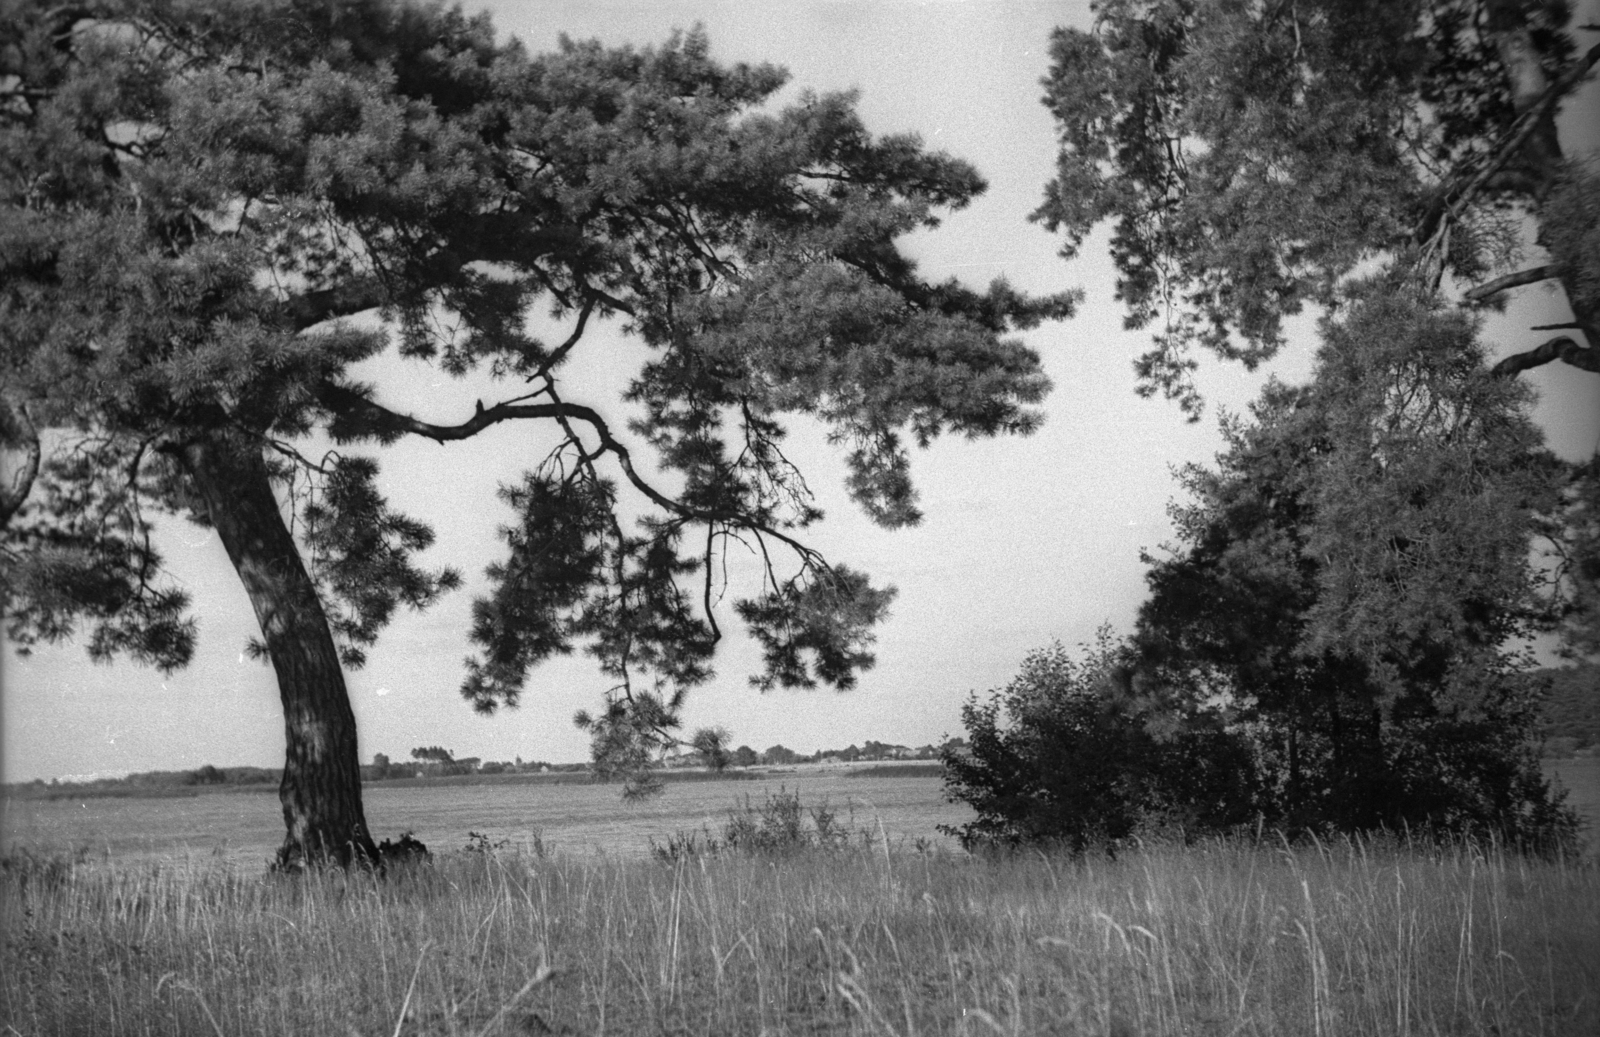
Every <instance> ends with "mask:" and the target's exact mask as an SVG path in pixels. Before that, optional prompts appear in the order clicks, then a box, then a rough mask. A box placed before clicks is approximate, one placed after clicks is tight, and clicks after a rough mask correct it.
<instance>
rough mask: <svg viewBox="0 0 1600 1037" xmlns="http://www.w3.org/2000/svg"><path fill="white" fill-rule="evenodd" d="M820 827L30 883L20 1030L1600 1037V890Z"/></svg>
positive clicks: (7, 1016)
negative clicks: (978, 843)
mask: <svg viewBox="0 0 1600 1037" xmlns="http://www.w3.org/2000/svg"><path fill="white" fill-rule="evenodd" d="M771 804H772V800H769V801H768V806H769V807H770V806H771ZM791 805H792V804H791ZM785 820H787V821H788V822H790V824H789V827H788V829H787V830H784V822H785ZM822 822H823V823H822V825H821V829H820V831H819V826H818V825H817V823H816V820H815V815H814V814H813V815H811V816H810V817H807V816H805V814H804V813H803V812H801V813H798V814H796V813H795V812H793V811H791V813H790V814H789V816H788V817H787V818H784V817H775V816H774V812H773V811H772V810H770V809H767V810H763V809H761V808H760V805H759V804H758V805H757V807H756V809H754V810H751V811H747V812H743V813H742V814H741V815H740V816H739V818H737V819H735V820H734V821H733V822H732V824H733V827H731V828H730V827H729V826H728V824H726V823H725V824H724V826H722V827H720V828H711V827H709V826H708V827H706V828H703V829H702V830H701V831H700V832H698V833H697V834H696V838H695V839H694V840H693V841H692V842H691V841H689V840H685V839H680V840H675V841H673V842H672V847H673V849H674V850H675V851H676V852H671V853H669V852H667V851H666V848H665V846H663V845H662V844H658V847H659V849H658V852H657V853H655V854H654V855H651V856H642V857H641V856H636V855H620V854H607V853H600V854H594V853H590V854H563V853H559V852H557V853H553V854H549V855H545V854H543V853H542V852H541V848H540V847H539V845H538V844H537V843H533V844H523V845H521V846H514V845H510V844H506V845H496V843H495V841H493V840H489V839H479V840H477V841H476V843H475V845H474V847H473V848H472V849H463V850H456V851H452V852H450V853H440V854H436V855H435V858H434V860H433V861H432V862H431V863H429V864H424V865H420V866H416V867H406V868H399V867H397V868H395V869H392V870H391V872H390V874H389V875H388V876H387V877H384V878H378V877H375V876H373V875H370V874H365V873H357V874H350V875H346V874H342V873H337V872H335V873H327V874H312V875H309V876H304V877H299V878H289V877H283V876H270V875H263V874H262V873H261V872H260V871H258V870H250V869H243V868H240V867H237V866H232V865H229V864H228V863H227V862H225V861H223V860H221V859H216V858H212V859H205V858H195V857H191V858H188V859H182V860H170V859H169V860H166V861H161V860H153V859H152V860H146V861H143V862H139V863H134V864H126V863H123V864H117V863H110V864H108V863H105V862H103V861H96V860H84V861H81V862H74V861H73V860H72V859H71V858H63V857H61V856H50V855H41V854H38V853H34V852H27V851H14V852H12V853H11V854H10V855H8V856H7V857H6V858H5V864H6V866H5V869H4V872H3V877H0V923H3V930H4V950H3V954H0V1028H3V1032H4V1034H5V1035H6V1037H10V1035H12V1034H21V1035H25V1037H34V1035H43V1034H104V1035H115V1034H199V1035H211V1037H216V1035H226V1037H234V1035H246V1034H263V1035H264V1034H274V1035H278V1034H317V1035H324V1034H326V1035H337V1037H348V1035H363V1037H366V1035H379V1034H382V1035H404V1034H417V1035H420V1034H430V1035H431V1034H472V1035H479V1034H483V1035H488V1034H535V1035H537V1034H552V1033H554V1034H619V1035H631V1034H663V1035H668V1034H685V1035H689V1034H729V1035H733V1034H741V1035H758V1034H772V1035H776V1034H796V1035H799V1034H885V1035H888V1034H895V1035H911V1034H1096V1035H1101V1034H1103V1035H1115V1037H1123V1035H1134V1034H1140V1035H1144V1034H1172V1035H1180V1034H1181V1035H1203V1034H1216V1035H1219V1037H1233V1035H1244V1034H1259V1035H1263V1037H1265V1035H1285V1034H1306V1035H1313V1037H1331V1035H1335V1034H1340V1035H1343V1034H1374V1035H1376V1034H1383V1035H1406V1034H1417V1035H1444V1034H1449V1035H1468V1034H1482V1035H1489V1034H1493V1035H1496V1037H1511V1035H1516V1034H1573V1035H1585V1037H1588V1035H1592V1034H1594V1033H1597V1032H1600V870H1597V868H1596V867H1595V866H1594V863H1593V861H1592V860H1589V861H1581V862H1580V861H1565V862H1562V861H1535V860H1528V859H1524V858H1520V857H1516V856H1511V855H1507V854H1503V853H1501V852H1499V851H1498V850H1496V849H1495V848H1492V847H1480V846H1470V845H1462V846H1457V847H1453V848H1448V849H1444V850H1427V851H1424V850H1422V849H1419V848H1411V847H1405V846H1400V845H1396V844H1392V843H1386V842H1373V843H1348V842H1345V843H1338V844H1334V845H1315V844H1313V845H1306V846H1297V847H1292V848H1291V847H1285V846H1283V845H1275V844H1273V843H1272V842H1271V841H1270V840H1267V841H1264V842H1262V843H1256V844H1246V843H1237V842H1220V843H1207V844H1202V845H1198V846H1190V847H1181V846H1167V845H1152V846H1147V847H1144V848H1142V849H1139V850H1136V851H1134V852H1128V853H1124V854H1122V855H1120V856H1118V857H1116V858H1115V859H1108V858H1105V857H1090V858H1087V859H1084V860H1080V861H1071V860H1067V859H1063V858H1058V857H1052V856H1049V855H1044V854H1040V853H1019V854H1015V855H1010V856H1002V857H981V856H980V857H974V856H968V855H965V854H962V853H959V852H954V851H952V850H950V849H948V848H947V847H944V846H936V845H932V844H930V843H928V842H927V841H922V840H916V841H908V840H896V839H893V838H891V837H890V836H889V835H888V834H887V830H886V829H877V830H870V829H869V830H865V831H855V832H846V831H842V830H841V829H840V827H839V826H840V824H841V822H840V819H839V818H838V817H837V815H835V816H834V817H832V818H829V817H828V816H827V815H826V814H825V815H823V818H822ZM734 829H737V831H735V830H734ZM741 833H742V834H741ZM730 836H732V837H734V843H735V845H733V846H731V847H729V846H726V845H724V846H723V847H722V848H721V849H720V850H719V851H717V852H708V850H707V842H706V840H707V839H708V838H709V839H711V840H712V841H721V842H726V840H727V839H728V838H729V837H730Z"/></svg>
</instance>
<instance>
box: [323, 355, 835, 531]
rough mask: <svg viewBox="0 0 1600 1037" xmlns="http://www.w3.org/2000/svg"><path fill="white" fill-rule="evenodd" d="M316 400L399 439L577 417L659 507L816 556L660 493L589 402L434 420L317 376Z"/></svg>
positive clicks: (739, 519)
mask: <svg viewBox="0 0 1600 1037" xmlns="http://www.w3.org/2000/svg"><path fill="white" fill-rule="evenodd" d="M316 393H317V400H318V402H320V403H321V404H322V405H323V406H324V407H326V408H328V410H330V411H332V412H333V413H334V414H336V415H338V416H339V417H340V418H342V419H344V420H345V421H347V422H349V423H350V425H351V426H352V431H357V432H359V433H360V434H365V435H370V436H374V437H377V438H379V439H398V438H399V437H400V436H403V435H412V436H422V437H424V438H426V439H431V440H433V441H434V442H436V443H446V442H450V441H452V440H460V439H470V438H472V437H473V436H475V435H477V434H478V433H480V432H482V431H483V430H484V429H486V428H489V427H490V426H492V425H498V424H499V423H500V422H502V421H512V420H516V419H522V418H551V419H555V420H557V421H562V422H565V421H582V422H585V423H586V424H588V426H589V427H590V428H592V429H593V430H594V432H595V435H596V436H598V437H599V439H600V449H601V450H603V451H605V452H606V453H608V454H611V455H612V456H613V457H615V458H616V459H617V464H618V465H619V466H620V467H621V468H622V471H623V474H624V475H626V476H627V478H628V482H629V483H630V484H632V485H633V487H634V489H636V490H638V491H639V492H640V493H642V494H644V495H645V496H646V497H648V498H649V499H650V500H651V501H652V502H654V503H655V504H656V505H658V506H659V507H661V508H663V509H665V510H666V511H670V512H672V513H673V514H674V515H680V516H682V517H684V518H688V519H694V520H697V521H702V522H711V521H719V522H729V523H733V524H735V525H738V526H741V527H743V528H745V529H751V530H754V531H756V532H757V533H762V534H765V535H767V536H770V537H773V538H775V539H777V540H780V541H782V542H783V543H785V544H787V545H788V546H789V547H790V548H792V549H793V550H794V551H795V552H796V553H798V554H799V555H801V556H802V557H803V558H808V559H815V558H817V557H818V556H817V553H816V552H815V551H813V550H812V549H811V548H809V547H807V546H806V545H804V544H802V543H800V542H799V541H798V540H796V539H794V538H793V537H791V536H789V535H788V534H786V533H783V532H782V531H780V530H777V529H774V528H772V527H771V526H769V525H765V524H763V523H760V522H756V521H754V520H752V519H751V517H750V516H748V515H744V514H741V513H738V512H721V511H707V510H705V509H701V508H691V507H689V506H688V505H686V504H683V503H681V502H680V501H675V500H673V499H672V498H671V497H668V496H667V495H666V494H664V493H662V492H661V491H660V490H658V489H656V488H655V487H654V486H651V485H650V484H649V483H648V482H646V481H645V480H644V478H643V476H641V475H639V473H638V471H637V470H636V469H635V468H634V466H633V455H632V453H630V452H629V450H628V448H627V447H626V446H625V445H623V444H622V442H621V441H619V440H618V439H617V438H616V437H615V436H613V435H612V434H611V426H609V425H607V424H606V420H605V419H604V418H602V417H601V416H600V415H599V414H598V413H597V412H596V411H595V410H594V409H593V408H591V407H586V406H584V405H583V404H581V403H561V402H557V403H517V402H506V403H497V404H495V405H494V406H493V407H487V408H486V407H484V405H483V404H482V403H479V404H478V406H477V411H476V413H474V414H473V415H472V417H471V418H469V419H467V420H466V421H463V422H462V423H461V424H459V425H434V424H432V423H430V422H426V421H421V420H419V419H417V418H413V417H411V416H410V415H409V414H400V413H397V412H395V411H392V410H390V409H389V408H387V407H385V406H383V405H382V404H378V403H374V402H373V401H371V400H369V399H367V398H366V397H364V396H362V395H360V394H359V393H356V392H353V391H352V390H350V389H347V388H345V387H344V386H342V385H335V384H334V383H332V382H322V383H321V384H320V385H318V386H317V388H316Z"/></svg>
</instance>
